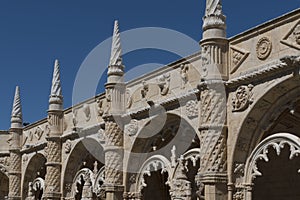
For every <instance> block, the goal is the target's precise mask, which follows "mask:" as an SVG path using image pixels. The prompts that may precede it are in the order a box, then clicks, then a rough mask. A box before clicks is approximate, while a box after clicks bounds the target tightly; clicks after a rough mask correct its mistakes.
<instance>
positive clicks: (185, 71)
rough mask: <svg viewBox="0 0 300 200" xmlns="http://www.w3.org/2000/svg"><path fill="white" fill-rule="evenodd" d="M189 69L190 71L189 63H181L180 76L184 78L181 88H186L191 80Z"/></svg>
mask: <svg viewBox="0 0 300 200" xmlns="http://www.w3.org/2000/svg"><path fill="white" fill-rule="evenodd" d="M188 71H189V65H188V64H182V65H180V77H181V80H182V84H181V89H184V88H185V85H186V84H187V82H188V81H189V76H188Z"/></svg>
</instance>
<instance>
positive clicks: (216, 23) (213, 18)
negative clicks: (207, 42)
mask: <svg viewBox="0 0 300 200" xmlns="http://www.w3.org/2000/svg"><path fill="white" fill-rule="evenodd" d="M225 20H226V17H225V15H224V14H223V12H222V2H221V0H206V9H205V16H204V18H203V30H204V31H205V30H207V29H211V28H216V29H222V30H225V29H226V24H225Z"/></svg>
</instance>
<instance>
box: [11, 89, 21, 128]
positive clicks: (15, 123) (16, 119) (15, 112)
mask: <svg viewBox="0 0 300 200" xmlns="http://www.w3.org/2000/svg"><path fill="white" fill-rule="evenodd" d="M22 123H23V114H22V105H21V98H20V88H19V86H17V87H16V92H15V97H14V103H13V109H12V113H11V127H12V128H22V126H23V125H22Z"/></svg>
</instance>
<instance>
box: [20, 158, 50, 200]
mask: <svg viewBox="0 0 300 200" xmlns="http://www.w3.org/2000/svg"><path fill="white" fill-rule="evenodd" d="M45 175H46V158H45V156H44V155H42V154H39V153H38V154H36V155H34V156H33V157H32V158H31V160H30V161H29V163H28V166H27V169H26V172H25V176H24V182H23V196H22V199H25V198H26V197H27V196H28V191H29V187H30V183H33V181H34V180H35V179H37V178H41V179H43V180H45ZM32 192H33V195H34V197H35V199H36V200H40V199H42V196H43V188H42V186H41V184H38V185H37V186H35V188H34V190H32Z"/></svg>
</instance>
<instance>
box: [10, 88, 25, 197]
mask: <svg viewBox="0 0 300 200" xmlns="http://www.w3.org/2000/svg"><path fill="white" fill-rule="evenodd" d="M22 132H23V118H22V106H21V98H20V91H19V87H16V93H15V97H14V104H13V109H12V116H11V128H10V129H9V134H10V138H9V140H8V142H9V146H10V147H9V153H10V166H9V171H8V175H9V193H8V200H20V199H21V165H22V162H21V161H22V159H21V157H22V156H21V153H20V149H21V145H20V144H21V141H20V140H21V136H22Z"/></svg>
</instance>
